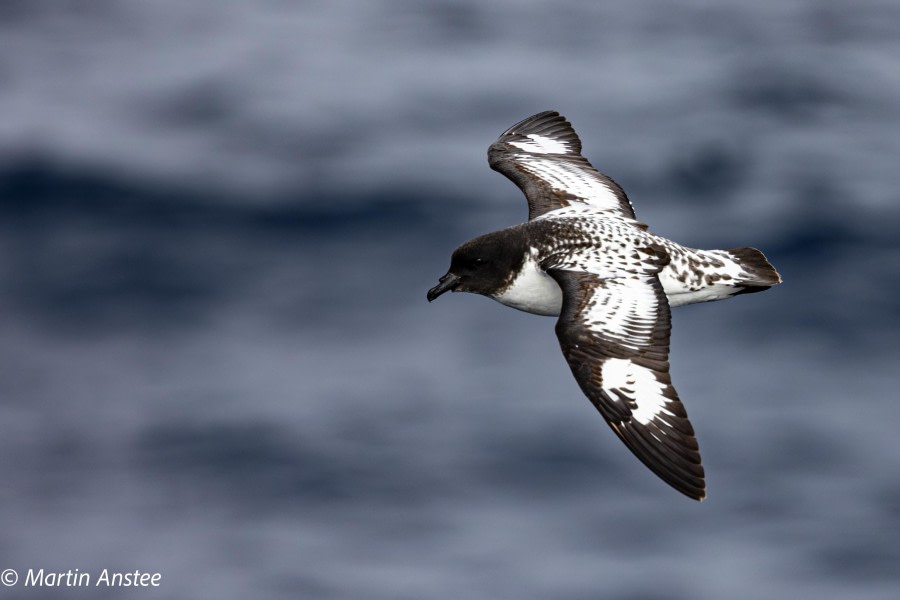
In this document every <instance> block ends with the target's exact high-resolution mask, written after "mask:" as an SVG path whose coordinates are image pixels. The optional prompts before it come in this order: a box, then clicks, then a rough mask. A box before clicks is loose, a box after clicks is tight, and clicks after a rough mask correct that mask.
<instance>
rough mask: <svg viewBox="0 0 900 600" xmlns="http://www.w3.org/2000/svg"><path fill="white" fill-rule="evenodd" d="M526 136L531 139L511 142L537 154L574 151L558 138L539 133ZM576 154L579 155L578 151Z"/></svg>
mask: <svg viewBox="0 0 900 600" xmlns="http://www.w3.org/2000/svg"><path fill="white" fill-rule="evenodd" d="M525 137H526V138H528V139H529V140H530V141H527V142H525V141H522V142H510V145H512V146H515V147H516V148H519V149H520V150H525V151H526V152H533V153H535V154H569V153H571V152H572V148H571V146H570V145H568V144H566V143H565V142H563V141H561V140H558V139H553V138H550V137H545V136H543V135H537V134H536V133H531V134H529V135H526V136H525ZM575 154H576V155H577V154H578V153H577V152H576V153H575Z"/></svg>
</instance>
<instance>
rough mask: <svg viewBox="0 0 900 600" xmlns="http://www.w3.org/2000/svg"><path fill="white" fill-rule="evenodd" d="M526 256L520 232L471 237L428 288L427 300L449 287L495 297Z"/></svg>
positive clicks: (455, 252) (448, 289)
mask: <svg viewBox="0 0 900 600" xmlns="http://www.w3.org/2000/svg"><path fill="white" fill-rule="evenodd" d="M524 259H525V247H524V242H523V241H522V238H521V236H511V235H508V234H507V232H506V231H496V232H494V233H489V234H487V235H482V236H480V237H477V238H475V239H473V240H469V241H468V242H466V243H465V244H463V245H462V246H460V247H459V248H457V249H456V250H455V251H454V252H453V257H452V258H451V259H450V270H449V271H447V274H446V275H444V276H443V277H441V278H440V280H439V281H438V284H437V285H436V286H434V287H433V288H431V289H430V290H428V296H427V297H428V301H429V302H431V301H432V300H434V299H435V298H437V297H438V296H440V295H441V294H443V293H444V292H449V291H453V292H471V293H473V294H481V295H483V296H491V297H492V296H494V295H495V294H496V293H498V292H499V291H500V290H502V289H503V288H505V287H506V286H507V285H508V284H509V282H510V281H512V278H513V277H514V276H515V274H516V273H517V272H518V271H519V269H520V268H521V266H522V263H523V261H524Z"/></svg>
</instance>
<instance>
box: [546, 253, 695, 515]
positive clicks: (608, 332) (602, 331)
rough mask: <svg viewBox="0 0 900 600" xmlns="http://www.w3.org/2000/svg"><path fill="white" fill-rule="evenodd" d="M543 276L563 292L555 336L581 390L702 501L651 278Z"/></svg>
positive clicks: (665, 475) (636, 449)
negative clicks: (550, 279) (671, 376)
mask: <svg viewBox="0 0 900 600" xmlns="http://www.w3.org/2000/svg"><path fill="white" fill-rule="evenodd" d="M548 273H549V274H550V275H551V276H552V277H553V278H554V279H555V280H556V282H557V283H558V284H559V286H560V287H561V288H562V290H563V306H562V312H561V314H560V316H559V321H557V324H556V335H557V337H558V338H559V344H560V346H561V347H562V351H563V354H564V355H565V357H566V361H568V363H569V366H570V367H571V369H572V373H573V374H574V375H575V379H576V380H577V381H578V384H579V385H580V386H581V389H582V391H584V393H585V394H586V395H587V397H588V399H590V401H591V402H592V403H593V404H594V406H596V407H597V410H599V411H600V413H601V414H602V415H603V417H604V418H605V419H606V422H607V423H609V426H610V427H612V429H613V431H615V432H616V434H617V435H618V436H619V438H621V440H622V441H623V442H625V445H626V446H628V448H630V449H631V451H632V452H633V453H634V454H635V455H636V456H637V457H638V458H639V459H640V460H641V462H643V463H644V464H645V465H647V467H649V468H650V469H651V470H652V471H653V472H654V473H656V474H657V475H658V476H659V477H661V478H662V479H663V480H664V481H665V482H666V483H668V484H669V485H671V486H672V487H674V488H675V489H677V490H678V491H680V492H682V493H683V494H685V495H687V496H690V497H691V498H694V499H697V500H702V499H703V498H704V497H705V496H706V483H705V481H704V473H703V466H702V465H701V463H700V452H699V449H698V446H697V440H696V438H695V437H694V429H693V427H692V426H691V423H690V421H688V417H687V413H686V412H685V410H684V406H683V405H682V404H681V401H680V400H679V399H678V394H677V393H676V392H675V388H674V387H672V380H671V378H670V377H669V334H670V331H671V313H670V310H669V304H668V302H667V300H666V295H665V293H664V292H663V289H662V285H661V284H660V282H659V278H658V277H657V275H656V272H655V271H651V270H647V271H643V272H635V273H632V274H628V275H623V276H622V277H615V278H609V279H602V278H600V277H598V276H597V275H595V274H593V273H587V272H584V271H571V270H564V269H550V270H549V271H548Z"/></svg>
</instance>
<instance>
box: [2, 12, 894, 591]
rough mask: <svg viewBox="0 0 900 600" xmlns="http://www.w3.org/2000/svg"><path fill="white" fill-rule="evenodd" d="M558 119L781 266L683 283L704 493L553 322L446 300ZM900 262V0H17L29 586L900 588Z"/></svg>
mask: <svg viewBox="0 0 900 600" xmlns="http://www.w3.org/2000/svg"><path fill="white" fill-rule="evenodd" d="M546 109H556V110H559V111H560V112H562V113H563V114H564V115H565V116H566V117H568V119H569V120H570V121H572V123H573V124H574V125H575V128H576V130H577V131H578V132H579V133H580V134H581V137H582V139H583V142H584V153H585V154H586V156H587V157H588V158H589V159H590V160H591V161H592V162H593V164H594V165H595V166H597V167H598V168H599V169H600V170H602V171H604V172H605V173H607V174H609V175H610V176H612V177H613V178H615V179H616V180H617V181H618V182H619V183H621V184H622V186H623V187H624V188H625V189H626V191H627V192H628V194H629V196H630V198H631V200H632V202H633V204H634V206H635V210H636V212H637V215H638V217H639V218H640V219H641V220H642V221H644V222H646V223H648V224H650V227H651V229H652V230H653V231H654V232H656V233H659V234H661V235H664V236H667V237H670V238H672V239H674V240H676V241H679V242H681V243H684V244H686V245H689V246H694V247H703V248H719V247H735V246H745V245H752V246H756V247H758V248H760V249H762V250H763V251H764V252H765V253H766V255H767V256H768V257H769V259H770V260H771V261H772V263H773V264H774V265H775V266H776V267H777V268H778V269H779V271H780V273H781V275H782V276H783V278H784V284H783V285H781V286H778V287H776V288H773V289H771V290H769V291H767V292H765V293H764V294H754V295H746V296H739V297H736V298H733V299H730V300H728V301H726V302H718V303H709V304H702V305H695V306H689V307H685V308H680V309H676V310H674V311H673V320H674V324H673V328H674V330H673V337H672V355H671V362H672V376H673V379H674V382H675V384H676V386H677V388H678V390H679V392H680V395H681V397H682V399H683V400H684V402H685V405H686V407H687V409H688V412H689V414H690V416H691V419H692V421H693V424H694V427H695V429H696V430H697V434H698V438H699V441H700V447H701V450H702V453H703V458H704V464H705V466H706V469H707V476H708V485H709V498H708V499H707V500H706V501H705V502H703V503H697V502H693V501H691V500H689V499H687V498H685V497H683V496H681V495H680V494H678V493H677V492H675V491H674V490H672V489H671V488H669V487H668V486H666V485H665V484H663V483H662V482H661V481H660V480H658V479H657V478H656V477H655V476H654V475H653V474H652V473H650V472H649V471H648V470H647V469H645V468H644V467H643V466H642V465H641V464H640V463H639V462H638V461H637V460H636V459H635V458H634V457H633V456H632V455H631V454H630V453H629V452H628V450H627V449H626V448H625V447H624V446H623V445H622V444H621V442H619V441H618V440H617V439H616V438H615V436H614V435H613V434H612V432H611V431H610V430H609V428H608V427H607V426H606V424H605V423H604V422H603V420H602V418H601V417H600V415H599V414H597V412H596V411H595V410H594V408H593V407H592V406H591V405H590V403H589V402H588V401H587V400H586V399H585V398H584V397H583V395H582V394H581V393H580V391H579V389H578V387H577V385H576V383H575V381H574V379H573V378H572V376H571V374H570V372H569V368H568V367H567V365H566V364H565V361H564V360H563V358H562V355H561V353H560V351H559V347H558V345H557V342H556V338H555V335H554V329H553V328H554V320H553V319H550V318H546V317H538V316H534V315H528V314H524V313H519V312H517V311H514V310H511V309H509V308H506V307H503V306H501V305H499V304H497V303H494V302H492V301H490V300H487V299H485V298H481V297H477V296H472V295H466V294H455V295H449V294H448V295H446V296H444V297H442V298H441V299H440V300H439V301H437V302H435V303H433V304H430V305H429V304H428V303H427V302H426V301H425V292H426V290H427V289H428V288H429V287H431V286H433V285H434V284H435V283H436V280H437V278H438V277H439V276H440V275H442V274H443V273H444V272H445V271H446V268H447V266H448V264H449V256H450V253H451V251H452V250H453V249H454V248H455V247H456V246H457V245H458V244H459V243H461V242H463V241H465V240H467V239H469V238H471V237H474V236H475V235H477V234H481V233H485V232H488V231H492V230H496V229H499V228H502V227H505V226H508V225H512V224H515V223H519V222H522V221H523V220H524V219H525V218H526V214H527V213H526V206H525V202H524V198H523V197H522V196H521V194H520V193H519V191H518V190H517V189H516V188H515V187H514V186H513V185H512V184H511V183H510V182H509V181H507V180H506V179H504V178H503V177H502V176H500V175H499V174H497V173H494V172H492V171H491V170H490V169H489V168H488V166H487V161H486V150H487V147H488V145H489V144H490V143H491V142H492V141H493V140H494V139H496V136H497V135H498V134H499V133H500V132H502V131H503V130H504V129H506V128H507V127H509V126H510V125H512V124H513V123H515V122H517V121H519V120H520V119H523V118H525V117H527V116H529V115H531V114H533V113H536V112H539V111H541V110H546ZM898 292H900V4H898V3H897V2H895V1H893V0H861V1H859V2H839V1H831V0H827V1H820V0H806V1H800V0H788V1H776V0H764V1H762V2H734V1H727V2H712V1H704V0H679V1H675V2H670V1H662V0H658V1H651V2H633V3H617V4H612V3H596V2H587V1H584V2H571V1H554V2H539V1H528V2H516V1H512V0H498V1H496V2H476V1H475V0H464V1H460V2H453V1H440V2H412V1H404V0H397V1H391V2H388V1H377V0H376V1H373V2H361V1H357V2H349V1H342V0H337V1H333V2H324V1H322V2H320V1H315V0H308V1H289V0H268V1H263V0H257V1H255V2H230V1H226V2H221V1H214V0H197V1H192V2H182V1H176V0H157V1H155V2H146V1H139V0H134V1H126V0H98V1H93V2H83V3H82V2H61V1H54V0H7V1H5V2H3V3H2V4H0V474H2V481H3V485H2V486H0V570H4V569H14V570H15V571H16V573H17V574H18V576H19V579H18V582H17V584H16V585H14V586H12V587H8V588H0V597H3V598H69V597H72V598H116V599H118V598H138V599H146V600H149V599H151V598H153V599H162V598H166V599H169V598H171V599H191V598H223V599H226V598H258V599H263V600H268V599H280V598H285V599H294V598H303V599H306V598H310V599H319V598H322V599H343V598H352V599H357V598H358V599H366V600H369V599H371V600H407V599H408V600H431V599H448V600H459V599H482V598H484V599H497V598H514V599H517V600H526V599H535V600H543V599H548V598H553V599H557V598H559V599H572V600H575V599H588V598H591V599H594V598H603V599H635V600H637V599H667V600H679V599H687V598H691V599H721V598H818V599H844V598H853V599H855V600H875V599H878V600H888V599H896V598H900V535H898V534H900V435H898V428H900V394H898V385H900V368H898V360H900V335H898V333H900V303H898V299H897V297H898ZM41 568H43V569H45V570H46V571H48V572H49V571H57V572H59V571H63V572H64V571H68V570H73V571H74V570H76V569H78V570H79V572H81V573H88V574H90V575H91V576H92V577H93V578H94V581H96V578H97V576H98V574H99V573H100V572H101V571H102V570H103V569H109V570H115V571H122V572H128V571H131V572H133V571H135V570H139V571H141V572H149V573H160V574H161V585H160V586H159V587H150V588H146V589H145V588H139V587H129V588H96V587H91V588H90V589H87V588H85V587H69V588H65V589H59V588H50V587H47V586H44V587H42V588H40V587H34V586H30V587H29V586H25V582H24V580H25V577H26V573H27V572H28V570H29V569H34V570H37V569H41ZM4 581H5V580H4Z"/></svg>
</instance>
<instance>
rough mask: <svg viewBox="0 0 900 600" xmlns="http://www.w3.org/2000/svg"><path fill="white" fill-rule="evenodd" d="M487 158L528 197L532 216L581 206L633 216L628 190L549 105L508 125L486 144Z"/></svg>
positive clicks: (621, 215)
mask: <svg viewBox="0 0 900 600" xmlns="http://www.w3.org/2000/svg"><path fill="white" fill-rule="evenodd" d="M488 163H489V164H490V166H491V168H492V169H494V170H495V171H499V172H500V173H503V174H504V175H506V177H508V178H509V179H510V180H512V182H513V183H515V184H516V185H517V186H519V189H521V190H522V192H524V194H525V197H526V198H527V199H528V220H532V219H535V218H537V217H539V216H541V215H543V214H546V213H548V212H550V211H553V210H556V209H559V208H564V207H569V206H577V207H579V208H582V209H585V210H589V211H596V212H604V213H608V214H609V215H611V216H613V215H614V216H620V217H624V218H627V219H634V218H635V217H634V209H633V208H632V207H631V203H630V202H629V201H628V197H627V196H626V195H625V191H624V190H623V189H622V188H621V187H620V186H619V184H617V183H616V182H615V181H613V180H612V179H610V178H609V177H607V176H606V175H604V174H603V173H600V172H599V171H597V170H596V169H595V168H594V167H592V166H591V163H589V162H588V161H587V159H586V158H584V157H583V156H582V155H581V140H579V139H578V135H577V134H576V133H575V130H574V129H572V125H571V124H570V123H569V122H568V121H566V119H565V117H563V116H561V115H560V114H559V113H558V112H556V111H545V112H542V113H538V114H536V115H534V116H532V117H528V118H527V119H525V120H524V121H522V122H520V123H517V124H515V125H513V126H512V127H510V128H509V129H507V130H506V131H505V132H503V134H502V135H501V136H500V137H499V139H497V141H496V142H494V143H493V144H491V146H490V148H488Z"/></svg>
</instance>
